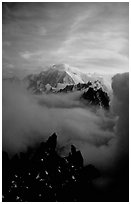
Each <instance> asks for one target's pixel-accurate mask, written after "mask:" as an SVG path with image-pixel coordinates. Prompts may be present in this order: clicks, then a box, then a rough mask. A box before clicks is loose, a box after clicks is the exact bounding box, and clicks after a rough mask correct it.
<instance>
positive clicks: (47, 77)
mask: <svg viewBox="0 0 131 204" xmlns="http://www.w3.org/2000/svg"><path fill="white" fill-rule="evenodd" d="M25 80H26V81H27V83H28V88H29V89H33V90H36V89H39V90H43V91H44V89H46V90H47V89H48V87H53V88H58V89H59V88H64V87H65V86H66V85H70V84H78V83H85V82H87V81H88V80H89V77H88V76H87V75H86V74H84V73H82V72H80V71H79V69H77V68H74V67H70V66H69V65H67V64H54V65H52V66H50V67H48V68H47V69H46V70H44V71H42V72H41V73H39V74H31V75H28V76H27V77H26V78H25Z"/></svg>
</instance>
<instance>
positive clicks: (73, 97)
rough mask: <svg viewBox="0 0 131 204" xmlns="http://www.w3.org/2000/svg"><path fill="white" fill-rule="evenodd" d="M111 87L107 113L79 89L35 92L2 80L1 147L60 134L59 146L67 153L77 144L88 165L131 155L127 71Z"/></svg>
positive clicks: (15, 148)
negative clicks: (83, 98)
mask: <svg viewBox="0 0 131 204" xmlns="http://www.w3.org/2000/svg"><path fill="white" fill-rule="evenodd" d="M112 88H113V99H112V102H111V110H110V112H108V113H107V112H105V111H104V110H101V109H98V110H97V112H94V110H92V109H90V108H88V107H87V106H86V105H83V104H82V102H80V100H79V97H80V95H79V94H80V93H71V94H57V95H56V94H48V95H46V94H45V95H41V96H34V95H32V94H29V93H28V92H27V91H26V90H25V89H24V88H23V87H21V86H19V85H18V84H17V85H16V84H12V85H11V84H10V83H7V82H4V83H3V149H5V150H7V151H9V152H12V153H15V152H19V151H25V150H26V148H27V146H30V145H31V146H32V145H33V144H34V143H35V142H39V141H41V140H46V139H47V138H48V137H49V136H50V135H51V134H52V133H53V132H56V133H57V135H58V143H59V145H60V146H65V147H66V151H67V152H68V150H69V149H70V145H71V144H72V143H73V144H75V145H76V146H77V148H78V149H80V150H81V152H82V155H83V157H84V161H85V163H88V162H92V163H94V164H95V165H97V166H103V168H104V167H105V166H110V165H114V162H115V160H116V158H117V157H119V158H120V157H123V156H124V155H127V154H128V137H129V130H128V127H129V124H128V122H129V118H128V114H129V113H128V110H129V107H128V105H129V101H128V74H123V75H122V74H121V75H120V74H119V75H116V76H115V77H113V83H112ZM63 154H66V152H63ZM109 160H110V162H109ZM111 161H112V162H111Z"/></svg>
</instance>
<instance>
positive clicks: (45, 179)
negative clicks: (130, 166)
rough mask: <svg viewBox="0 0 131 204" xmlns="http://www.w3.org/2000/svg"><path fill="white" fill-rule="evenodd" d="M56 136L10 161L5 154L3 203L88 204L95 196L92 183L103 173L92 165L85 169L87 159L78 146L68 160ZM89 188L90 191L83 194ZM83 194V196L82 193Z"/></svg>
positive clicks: (3, 161)
mask: <svg viewBox="0 0 131 204" xmlns="http://www.w3.org/2000/svg"><path fill="white" fill-rule="evenodd" d="M56 145H57V135H56V134H55V133H54V134H53V135H52V136H51V137H49V139H48V140H47V141H46V142H42V143H41V144H40V145H39V146H38V147H37V148H32V149H31V148H30V149H28V150H27V152H26V153H20V154H19V156H18V155H15V156H14V157H13V158H12V159H9V157H8V154H7V153H6V152H3V160H2V163H3V166H2V167H3V174H2V176H3V182H2V188H3V189H2V194H3V197H2V199H3V201H5V202H13V201H17V202H20V201H23V202H25V201H27V202H33V201H35V202H39V201H50V202H51V201H88V199H89V200H90V198H91V195H92V193H93V190H92V180H93V179H95V178H97V177H98V176H99V175H100V174H99V171H98V170H97V169H96V168H95V167H94V166H92V165H87V166H86V167H84V166H83V157H82V155H81V152H80V151H77V150H76V148H75V146H74V145H72V146H71V152H70V153H69V155H68V156H67V157H61V156H59V155H58V153H57V151H56ZM85 183H86V187H87V189H88V196H87V192H86V193H85V194H84V195H83V193H81V191H82V192H84V188H85ZM78 192H79V193H78Z"/></svg>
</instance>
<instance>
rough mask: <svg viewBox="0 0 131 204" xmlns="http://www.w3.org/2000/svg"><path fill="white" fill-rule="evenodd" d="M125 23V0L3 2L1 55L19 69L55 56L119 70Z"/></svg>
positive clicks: (124, 56)
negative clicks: (97, 0) (117, 0)
mask: <svg viewBox="0 0 131 204" xmlns="http://www.w3.org/2000/svg"><path fill="white" fill-rule="evenodd" d="M128 24H129V19H128V3H122V2H121V3H115V2H114V3H113V2H112V3H100V2H98V3H90V2H84V3H80V2H79V3H71V2H70V3H51V2H49V3H3V51H4V53H6V57H5V56H4V55H5V54H4V53H3V60H4V61H5V62H7V61H8V63H11V64H14V65H15V66H16V67H18V69H19V71H22V69H23V65H22V64H24V65H25V67H26V69H27V70H30V71H31V70H34V69H36V70H37V68H38V66H42V67H44V66H46V65H48V64H54V63H59V62H60V63H68V64H70V65H72V66H79V67H80V69H82V70H84V71H87V72H88V71H89V72H103V73H106V72H107V70H108V72H112V70H113V69H114V72H125V71H128V55H129V54H128V52H129V51H128V47H129V46H128V44H129V39H128V38H129V36H128V29H129V28H128V27H129V26H128ZM9 45H11V46H9Z"/></svg>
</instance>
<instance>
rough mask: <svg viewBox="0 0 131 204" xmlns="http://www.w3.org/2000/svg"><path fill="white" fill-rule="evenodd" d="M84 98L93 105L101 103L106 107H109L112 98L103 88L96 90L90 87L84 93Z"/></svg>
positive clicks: (100, 104)
mask: <svg viewBox="0 0 131 204" xmlns="http://www.w3.org/2000/svg"><path fill="white" fill-rule="evenodd" d="M82 98H83V99H86V100H87V101H88V102H89V104H91V105H99V106H101V107H103V108H105V109H109V102H110V99H109V96H108V94H107V93H106V92H105V91H103V90H102V88H100V89H97V90H95V89H93V88H92V87H89V89H88V90H87V91H86V92H84V93H83V95H82Z"/></svg>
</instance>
